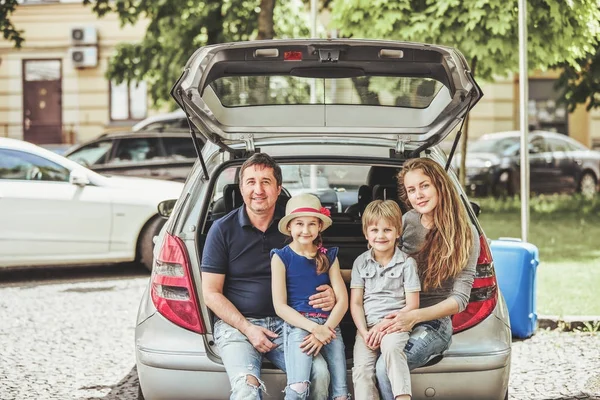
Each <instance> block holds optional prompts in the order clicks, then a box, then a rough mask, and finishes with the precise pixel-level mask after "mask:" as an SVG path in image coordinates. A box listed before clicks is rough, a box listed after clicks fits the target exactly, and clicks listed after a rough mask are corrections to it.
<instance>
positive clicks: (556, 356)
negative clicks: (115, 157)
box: [0, 277, 600, 400]
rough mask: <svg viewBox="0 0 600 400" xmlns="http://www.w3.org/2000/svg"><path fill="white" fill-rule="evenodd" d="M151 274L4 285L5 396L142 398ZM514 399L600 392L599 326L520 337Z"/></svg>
mask: <svg viewBox="0 0 600 400" xmlns="http://www.w3.org/2000/svg"><path fill="white" fill-rule="evenodd" d="M147 280H148V278H147V277H134V278H126V279H111V280H96V281H88V282H75V283H73V282H70V283H62V282H61V283H59V284H52V283H48V282H46V283H44V284H40V283H23V284H18V285H15V284H12V285H11V286H9V287H0V321H2V322H1V323H0V349H1V350H0V399H1V400H13V399H14V400H28V399H62V400H68V399H78V400H92V399H93V400H100V399H102V400H135V399H137V374H136V371H135V368H134V365H135V356H134V340H133V337H134V323H135V319H136V312H137V306H138V302H139V299H140V296H141V295H142V293H143V290H144V287H145V285H146V283H147ZM510 399H514V400H571V399H597V400H600V334H598V333H595V334H593V333H589V332H588V333H583V332H559V331H557V330H554V331H550V330H539V331H538V332H537V333H536V334H535V335H534V336H533V337H532V338H530V339H527V340H515V341H514V343H513V358H512V372H511V382H510Z"/></svg>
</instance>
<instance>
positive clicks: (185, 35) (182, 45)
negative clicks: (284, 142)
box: [84, 0, 308, 106]
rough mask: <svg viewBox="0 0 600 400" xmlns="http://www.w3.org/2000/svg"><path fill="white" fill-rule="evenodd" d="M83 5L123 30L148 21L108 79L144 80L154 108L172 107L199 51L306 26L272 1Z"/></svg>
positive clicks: (123, 0)
mask: <svg viewBox="0 0 600 400" xmlns="http://www.w3.org/2000/svg"><path fill="white" fill-rule="evenodd" d="M84 4H92V7H93V10H94V12H95V13H96V14H97V15H99V16H100V17H102V16H104V15H106V14H107V13H110V12H114V13H117V15H118V17H119V20H120V21H121V24H122V25H127V24H135V23H136V22H138V21H139V20H140V19H147V20H148V21H149V24H148V27H147V30H146V34H145V36H144V38H143V40H142V41H141V42H139V43H122V44H119V45H118V46H117V49H116V53H115V55H114V56H113V57H112V58H111V60H110V63H109V67H108V71H107V78H108V79H111V80H115V81H116V82H117V83H121V82H123V81H127V82H135V81H138V82H139V81H145V82H146V84H147V86H148V88H149V95H150V97H151V98H152V99H153V100H154V102H155V105H156V106H160V105H162V104H164V103H165V102H167V103H169V104H171V105H173V103H172V102H171V99H170V96H169V91H170V90H171V87H172V86H173V84H174V83H175V81H176V80H177V78H179V75H180V74H181V71H182V69H183V67H184V65H185V63H186V62H187V60H188V59H189V57H190V56H191V55H192V54H193V53H194V51H196V49H198V47H200V46H204V45H208V44H215V43H222V42H229V41H239V40H250V39H255V38H257V39H271V38H273V37H275V36H278V37H296V36H307V35H308V28H307V27H308V21H307V19H306V18H302V16H301V14H300V10H299V9H298V3H297V2H282V3H281V4H277V7H275V4H276V2H275V0H205V1H196V0H185V1H182V0H162V1H150V0H141V1H132V0H115V1H111V0H84ZM299 15H300V18H299ZM273 21H276V22H275V23H273Z"/></svg>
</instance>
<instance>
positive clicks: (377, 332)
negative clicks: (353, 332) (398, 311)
mask: <svg viewBox="0 0 600 400" xmlns="http://www.w3.org/2000/svg"><path fill="white" fill-rule="evenodd" d="M387 325H388V323H387V321H381V322H379V323H378V324H375V325H374V326H373V327H372V328H371V329H369V332H368V333H367V337H366V339H365V343H366V344H367V347H369V348H370V349H371V350H377V349H378V348H379V346H380V345H381V340H382V339H383V337H384V336H385V332H384V329H385V328H386V327H387Z"/></svg>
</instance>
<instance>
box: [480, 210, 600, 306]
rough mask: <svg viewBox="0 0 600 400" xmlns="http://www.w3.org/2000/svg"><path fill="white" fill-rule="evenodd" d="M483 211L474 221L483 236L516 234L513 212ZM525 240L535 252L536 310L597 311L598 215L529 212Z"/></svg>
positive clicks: (599, 271) (599, 282)
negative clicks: (478, 225)
mask: <svg viewBox="0 0 600 400" xmlns="http://www.w3.org/2000/svg"><path fill="white" fill-rule="evenodd" d="M482 209H483V212H482V213H481V215H480V217H479V221H480V223H481V225H482V227H483V229H484V231H485V233H486V235H487V237H488V238H489V239H497V238H499V237H516V238H519V237H521V216H520V213H519V212H518V211H517V212H515V211H511V212H488V213H486V212H485V208H483V207H482ZM529 242H531V243H533V244H535V245H536V246H537V247H538V249H539V250H540V265H539V267H538V269H537V313H538V314H542V315H558V316H566V315H600V301H599V300H598V299H597V293H598V288H599V287H600V215H598V214H597V213H595V212H593V213H588V214H585V215H582V214H581V213H576V212H562V213H560V212H558V213H555V212H551V213H532V214H531V216H530V226H529Z"/></svg>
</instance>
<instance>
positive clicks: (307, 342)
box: [300, 333, 323, 356]
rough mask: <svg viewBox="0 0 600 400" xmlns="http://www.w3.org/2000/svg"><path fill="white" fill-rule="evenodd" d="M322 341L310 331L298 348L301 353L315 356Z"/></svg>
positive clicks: (319, 349) (321, 345)
mask: <svg viewBox="0 0 600 400" xmlns="http://www.w3.org/2000/svg"><path fill="white" fill-rule="evenodd" d="M322 347H323V343H322V342H321V341H320V340H319V339H317V338H316V337H315V335H313V334H312V333H311V334H310V335H308V336H306V337H305V338H304V340H303V341H302V343H300V349H301V350H302V352H303V353H306V354H307V355H309V356H316V355H317V354H319V352H320V351H321V348H322Z"/></svg>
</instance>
